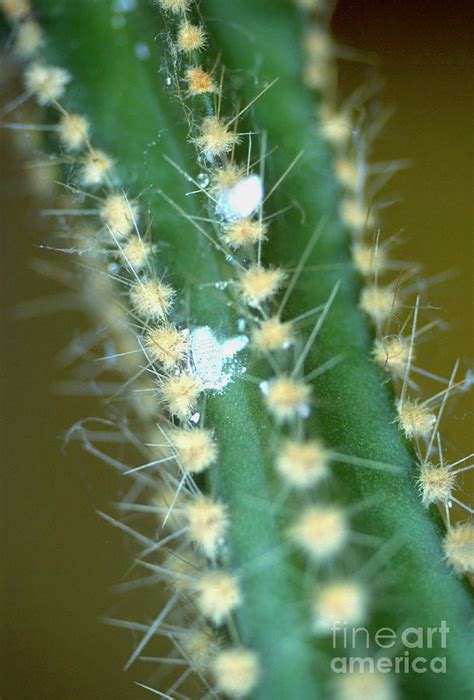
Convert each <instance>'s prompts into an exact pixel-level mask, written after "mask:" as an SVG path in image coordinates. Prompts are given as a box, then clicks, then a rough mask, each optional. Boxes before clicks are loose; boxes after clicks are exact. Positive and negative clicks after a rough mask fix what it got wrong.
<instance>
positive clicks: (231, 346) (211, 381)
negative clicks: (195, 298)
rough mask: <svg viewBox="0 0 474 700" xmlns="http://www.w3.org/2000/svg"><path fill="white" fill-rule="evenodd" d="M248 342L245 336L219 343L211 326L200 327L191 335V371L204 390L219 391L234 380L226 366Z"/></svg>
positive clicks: (189, 360)
mask: <svg viewBox="0 0 474 700" xmlns="http://www.w3.org/2000/svg"><path fill="white" fill-rule="evenodd" d="M248 342H249V341H248V338H247V336H245V335H238V336H235V337H234V338H229V339H227V340H224V341H222V342H219V340H217V338H216V336H215V335H214V333H213V332H212V330H211V329H210V328H209V326H199V327H198V328H195V329H194V330H193V331H191V333H190V335H189V357H188V363H189V369H190V371H191V372H192V374H194V376H195V377H197V378H198V379H199V381H200V382H201V384H202V386H203V388H204V389H214V390H216V391H219V390H221V389H223V388H224V387H225V386H226V385H227V384H228V383H229V382H230V380H231V378H232V372H231V371H225V367H226V365H227V364H228V362H229V361H230V360H232V358H233V357H235V355H236V354H237V353H238V352H240V351H241V350H243V348H244V347H245V346H246V345H247V343H248Z"/></svg>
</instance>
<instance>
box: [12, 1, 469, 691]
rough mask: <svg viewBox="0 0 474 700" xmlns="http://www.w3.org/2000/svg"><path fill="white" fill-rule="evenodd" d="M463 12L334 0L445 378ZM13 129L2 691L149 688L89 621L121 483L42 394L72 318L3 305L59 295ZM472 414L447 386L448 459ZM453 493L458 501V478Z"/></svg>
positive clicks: (458, 193)
mask: <svg viewBox="0 0 474 700" xmlns="http://www.w3.org/2000/svg"><path fill="white" fill-rule="evenodd" d="M471 14H472V11H471V3H468V2H434V1H433V0H425V1H424V2H419V1H417V2H413V1H412V2H409V1H408V0H406V1H405V2H401V1H400V0H383V2H380V0H365V1H363V0H359V1H357V2H355V1H354V2H351V1H350V0H340V2H339V6H338V9H337V12H336V15H335V18H334V30H335V34H336V37H337V39H338V41H339V42H340V43H341V44H344V45H347V46H352V47H355V48H357V49H359V50H361V51H367V52H368V53H370V54H375V55H376V56H378V59H379V65H378V67H377V68H376V71H377V73H378V75H379V76H380V77H381V78H382V79H383V82H384V104H385V105H387V106H388V107H390V108H393V110H394V112H393V115H392V117H391V119H390V121H389V122H388V124H387V126H386V127H385V128H384V130H383V131H382V133H381V137H380V139H379V141H378V144H377V148H376V153H375V154H374V155H375V158H376V159H377V160H388V159H394V158H395V159H398V158H408V159H410V160H411V161H412V163H413V166H412V167H411V168H409V169H406V170H403V171H401V172H400V173H399V174H397V175H396V177H395V178H394V179H393V181H392V182H391V184H390V186H389V187H388V188H387V189H386V191H385V194H386V195H387V197H390V198H392V197H393V198H399V202H398V203H397V204H396V205H395V206H393V207H392V208H390V209H388V210H387V211H386V212H385V214H384V231H385V232H386V233H389V234H390V233H397V232H399V231H401V230H402V229H403V239H404V244H403V246H402V248H401V250H400V257H402V258H405V259H409V260H415V261H419V262H421V263H422V264H423V266H424V274H425V276H426V277H431V276H432V275H437V274H438V273H442V272H446V271H449V272H450V273H452V276H451V277H450V279H449V280H448V281H446V282H445V283H441V284H438V285H436V286H434V287H433V288H432V290H431V292H430V299H431V301H432V302H433V303H434V304H435V305H437V306H440V307H441V308H440V311H439V315H440V317H441V318H442V319H444V320H445V321H446V322H447V324H448V327H447V329H446V331H445V332H443V333H442V334H441V335H440V336H439V337H438V338H437V339H436V340H434V341H432V342H430V343H428V344H427V345H426V347H425V348H424V349H423V350H422V352H421V356H419V358H418V363H419V364H421V365H422V366H424V367H429V368H430V369H431V370H432V371H433V372H435V373H437V374H441V375H444V376H446V375H449V373H450V371H451V369H452V365H453V363H454V360H455V359H456V358H457V357H459V358H460V359H461V368H462V370H463V371H466V369H467V368H468V367H469V366H470V364H471V361H472V356H473V343H472V340H473V338H472V317H473V313H472V312H473V294H472V293H473V274H472V266H473V255H472V253H473V245H472V224H473V216H472V214H473V210H472V207H473V204H472V202H473V190H472V184H473V178H472V148H473V131H472V88H471V82H472V75H473V65H472V46H471V39H472V34H471V31H472V16H471ZM369 70H370V71H372V70H373V68H370V69H368V68H367V69H366V68H364V67H363V66H361V65H360V64H357V65H356V64H347V65H345V66H342V81H343V85H344V89H345V90H346V91H347V92H350V90H351V89H352V87H353V85H355V84H357V83H358V82H360V81H361V80H363V79H364V76H366V75H368V72H367V71H369ZM5 82H6V81H5ZM0 87H1V85H0ZM6 94H7V93H6V90H5V91H4V95H3V97H2V102H4V101H6V99H7V97H6ZM13 140H14V139H13V136H12V134H11V132H6V131H2V130H0V147H1V172H2V177H1V180H2V181H1V191H0V212H1V221H2V224H1V239H0V240H1V246H2V251H1V261H2V307H3V324H2V330H3V332H2V342H1V350H2V385H3V391H2V409H3V415H4V422H3V429H4V434H3V447H2V454H3V457H4V459H3V469H2V476H3V477H4V487H3V496H4V503H3V509H2V510H3V512H2V516H3V517H2V520H3V527H4V531H3V533H2V540H1V541H2V543H3V544H6V550H5V554H4V556H3V562H4V564H3V572H2V574H3V576H4V577H5V578H4V581H3V583H4V590H3V597H2V598H3V604H2V617H3V620H2V622H3V624H2V628H3V631H2V641H1V643H2V648H1V653H2V657H3V658H2V674H3V678H2V681H1V690H0V692H1V697H2V700H99V698H100V699H104V700H105V699H106V698H111V699H112V698H114V699H119V698H123V699H127V700H133V699H134V698H142V697H149V694H148V693H146V692H145V691H143V690H140V689H138V688H136V686H135V687H134V686H133V683H132V681H133V680H134V679H136V678H139V677H141V676H142V674H141V673H140V672H134V670H133V669H132V671H130V672H129V673H127V674H123V673H122V672H121V668H122V665H123V663H124V662H125V660H126V658H127V654H128V652H129V649H130V646H131V643H132V639H131V638H130V635H129V633H126V632H123V631H120V630H113V629H110V628H107V627H104V626H102V625H100V624H99V623H98V618H99V617H100V616H101V615H103V614H104V613H108V612H110V611H113V610H114V606H115V598H116V596H114V594H112V593H111V592H110V588H111V586H112V585H113V584H115V583H117V582H118V581H119V580H120V579H121V577H122V575H123V573H124V571H125V570H126V568H127V567H128V564H129V558H128V553H127V550H126V548H125V547H124V545H123V538H122V536H121V535H120V533H119V532H118V531H116V530H114V529H113V528H111V527H110V526H109V525H107V524H106V523H104V522H103V521H101V520H100V519H99V518H98V517H97V515H96V509H98V508H101V509H104V510H110V506H109V504H110V501H112V500H114V499H115V498H116V497H117V495H118V494H119V489H120V484H119V481H118V479H117V478H116V476H115V474H114V473H113V472H112V471H111V470H110V469H108V468H107V467H106V466H105V465H103V464H101V463H100V462H96V461H94V459H93V458H92V457H89V456H87V455H85V454H84V453H82V452H81V451H80V450H79V448H78V447H77V446H74V445H73V446H71V447H70V448H69V449H68V450H67V452H66V453H62V451H61V446H62V443H61V436H62V434H63V433H64V431H65V429H67V428H68V427H69V426H70V425H71V424H73V423H74V422H75V421H77V420H78V419H81V418H83V417H84V416H86V415H99V414H100V408H99V406H98V404H97V403H96V401H95V400H86V399H84V398H70V397H62V396H60V397H58V396H57V395H55V394H54V393H53V391H52V386H53V384H54V382H55V381H56V379H57V369H56V368H55V362H54V356H55V355H56V353H57V352H58V350H60V349H61V348H63V347H65V346H66V344H67V343H68V342H69V341H70V339H71V337H72V336H73V334H74V333H75V332H77V331H78V330H79V329H80V328H83V327H85V326H84V320H83V319H81V317H80V316H79V315H78V314H72V315H70V316H66V315H64V314H58V313H53V314H51V315H44V314H41V313H39V314H38V313H33V314H32V316H31V317H30V318H28V319H25V318H23V319H22V318H21V314H20V318H18V313H14V312H15V309H16V310H17V311H18V309H20V311H21V312H22V313H27V312H30V311H34V306H33V308H30V307H29V302H30V301H31V300H37V299H39V298H41V297H49V296H50V295H57V294H58V285H57V283H55V282H54V281H50V280H48V279H45V278H42V277H41V276H38V275H37V274H36V273H35V272H34V271H33V270H32V261H33V260H35V259H38V258H39V259H43V260H44V259H45V256H44V254H41V252H40V251H37V250H35V248H34V246H35V244H37V243H38V242H39V241H41V240H42V235H43V237H44V234H45V233H47V227H46V222H42V224H41V225H39V224H38V215H37V211H36V207H37V199H35V197H34V196H33V195H32V194H31V192H30V190H29V187H28V178H26V177H25V173H24V170H23V169H22V168H20V167H19V161H18V154H17V152H16V151H15V152H14V148H13ZM59 293H60V294H61V293H62V292H61V291H60V292H59ZM24 302H28V304H27V305H26V306H25V305H24ZM19 304H20V306H19V307H18V305H19ZM15 316H16V317H15ZM472 409H473V403H472V398H470V397H468V396H462V397H460V399H458V400H457V401H456V403H455V406H454V408H453V409H452V410H451V412H450V415H449V420H447V421H446V422H445V424H444V436H445V443H446V445H447V446H448V448H449V450H450V455H451V456H452V457H453V458H455V457H456V458H457V457H459V456H462V455H463V454H466V453H468V452H469V451H470V450H471V449H472V443H471V434H472V426H473V421H472ZM470 443H471V444H470ZM472 483H473V482H472V480H471V484H472ZM464 488H465V491H466V493H465V494H464V499H465V500H468V499H469V494H468V493H467V491H468V489H469V486H468V482H467V481H466V482H465V487H464ZM471 500H472V489H471ZM295 700H296V699H295Z"/></svg>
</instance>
